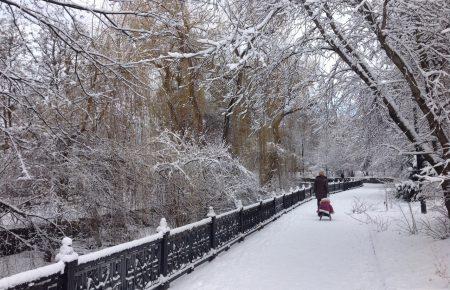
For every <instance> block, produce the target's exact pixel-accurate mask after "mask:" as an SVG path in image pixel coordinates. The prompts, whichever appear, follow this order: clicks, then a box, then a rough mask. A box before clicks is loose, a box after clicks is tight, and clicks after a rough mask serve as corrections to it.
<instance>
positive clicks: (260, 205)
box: [258, 200, 264, 230]
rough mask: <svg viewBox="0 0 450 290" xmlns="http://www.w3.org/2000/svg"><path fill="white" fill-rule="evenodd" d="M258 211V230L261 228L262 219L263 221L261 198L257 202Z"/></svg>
mask: <svg viewBox="0 0 450 290" xmlns="http://www.w3.org/2000/svg"><path fill="white" fill-rule="evenodd" d="M258 212H259V223H260V227H259V230H260V229H262V228H263V226H261V224H262V223H263V221H264V213H263V202H262V200H261V201H260V202H259V206H258Z"/></svg>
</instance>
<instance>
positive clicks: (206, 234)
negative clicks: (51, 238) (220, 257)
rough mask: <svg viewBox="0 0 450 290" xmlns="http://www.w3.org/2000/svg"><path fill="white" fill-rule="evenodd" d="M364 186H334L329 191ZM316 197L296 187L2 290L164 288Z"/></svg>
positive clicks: (17, 278) (7, 282)
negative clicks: (303, 202) (278, 194)
mask: <svg viewBox="0 0 450 290" xmlns="http://www.w3.org/2000/svg"><path fill="white" fill-rule="evenodd" d="M361 185H362V182H361V181H352V182H345V183H330V184H329V191H330V192H335V191H341V190H347V189H350V188H354V187H358V186H361ZM312 195H313V191H312V189H311V188H303V189H299V188H298V189H296V190H292V191H291V192H290V193H287V194H284V195H282V196H277V197H274V198H271V199H267V200H264V201H261V202H259V203H256V204H252V205H249V206H246V207H243V208H240V209H236V210H233V211H230V212H227V213H224V214H221V215H215V214H209V217H208V218H206V219H204V220H201V221H199V222H196V223H193V224H189V225H186V226H183V227H180V228H176V229H173V230H164V229H163V230H161V231H160V232H159V233H158V234H155V235H153V236H150V237H146V238H143V239H140V240H135V241H131V242H128V243H124V244H120V245H117V246H114V247H111V248H106V249H103V250H100V251H97V252H93V253H90V254H86V255H83V256H80V257H77V256H76V255H75V258H74V259H62V261H60V262H58V263H55V264H52V265H48V266H45V267H41V268H37V269H34V270H31V271H27V272H23V273H19V274H17V275H13V276H10V277H6V278H3V279H0V289H80V290H81V289H124V290H125V289H151V288H159V289H165V288H167V287H168V285H169V283H170V282H171V281H173V280H174V279H176V278H178V277H179V276H181V275H183V274H185V273H189V272H190V271H192V270H193V268H194V267H196V266H198V265H199V264H201V263H204V262H206V261H208V260H211V259H213V258H214V257H215V256H216V255H217V254H218V253H220V252H221V251H223V250H227V249H228V248H229V247H230V246H231V245H233V244H234V243H236V242H238V241H241V240H243V239H244V237H245V236H247V235H249V234H251V233H252V232H254V231H256V230H259V229H261V228H262V227H264V225H266V224H267V223H269V222H271V221H274V220H276V219H277V218H278V217H279V216H280V215H282V214H284V213H286V212H288V211H290V210H291V209H293V208H294V207H296V206H298V205H300V204H301V203H302V201H305V200H309V198H310V197H312ZM65 246H70V245H65ZM72 257H73V255H72Z"/></svg>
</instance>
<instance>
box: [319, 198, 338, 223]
mask: <svg viewBox="0 0 450 290" xmlns="http://www.w3.org/2000/svg"><path fill="white" fill-rule="evenodd" d="M333 213H334V210H333V206H332V205H331V202H330V199H328V198H322V199H321V200H320V202H319V209H318V210H317V214H318V215H319V217H320V219H322V217H323V216H327V217H329V218H330V220H331V214H333Z"/></svg>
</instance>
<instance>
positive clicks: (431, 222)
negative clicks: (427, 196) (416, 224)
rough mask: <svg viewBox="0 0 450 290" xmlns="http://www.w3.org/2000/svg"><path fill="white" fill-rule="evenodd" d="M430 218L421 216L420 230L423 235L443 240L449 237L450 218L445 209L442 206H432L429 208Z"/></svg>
mask: <svg viewBox="0 0 450 290" xmlns="http://www.w3.org/2000/svg"><path fill="white" fill-rule="evenodd" d="M430 214H432V217H431V218H423V219H421V221H420V224H421V229H422V232H423V233H425V235H427V236H429V237H431V238H433V239H437V240H445V239H447V238H449V237H450V220H449V219H448V217H447V211H446V210H445V208H444V207H443V206H437V207H433V208H432V209H431V210H430Z"/></svg>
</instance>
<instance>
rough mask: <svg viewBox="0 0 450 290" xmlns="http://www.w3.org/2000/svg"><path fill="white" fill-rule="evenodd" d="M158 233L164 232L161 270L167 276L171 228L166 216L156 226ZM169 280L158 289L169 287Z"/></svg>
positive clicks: (162, 274)
mask: <svg viewBox="0 0 450 290" xmlns="http://www.w3.org/2000/svg"><path fill="white" fill-rule="evenodd" d="M156 231H157V232H158V233H161V234H162V239H161V260H160V261H159V262H160V270H161V272H160V273H161V276H163V277H167V275H168V272H169V234H170V228H169V226H168V225H167V221H166V219H165V218H161V221H160V222H159V226H158V227H157V228H156ZM168 288H169V282H167V281H164V282H162V283H161V285H159V286H158V288H157V289H158V290H163V289H168Z"/></svg>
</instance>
